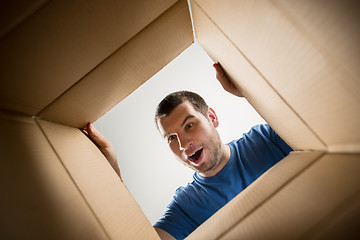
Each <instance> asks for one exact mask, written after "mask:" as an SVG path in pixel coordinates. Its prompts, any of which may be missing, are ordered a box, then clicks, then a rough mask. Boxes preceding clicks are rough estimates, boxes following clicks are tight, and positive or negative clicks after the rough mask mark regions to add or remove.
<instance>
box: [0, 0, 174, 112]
mask: <svg viewBox="0 0 360 240" xmlns="http://www.w3.org/2000/svg"><path fill="white" fill-rule="evenodd" d="M175 2H176V1H175V0H171V1H168V0H152V1H143V0H134V1H111V2H107V3H106V4H104V2H103V1H99V0H97V1H85V0H81V1H51V2H49V3H48V4H46V5H45V6H43V7H42V8H40V9H39V10H38V11H36V12H35V13H34V14H32V15H31V16H30V17H29V18H27V19H26V20H25V21H23V22H22V23H21V24H19V25H18V26H17V27H15V28H14V29H12V31H10V32H8V34H7V35H5V36H3V37H2V38H1V39H0V78H1V81H0V108H3V109H8V110H13V111H18V112H22V113H26V114H29V115H37V113H38V112H39V111H40V110H42V109H43V108H44V107H46V106H47V105H48V104H50V103H51V102H52V101H54V100H55V99H56V98H57V97H58V96H60V95H61V94H62V93H63V92H65V91H66V90H67V89H69V88H70V87H71V86H72V85H73V84H75V83H76V82H77V81H78V80H80V79H81V78H83V77H84V76H85V75H86V74H88V73H89V72H90V71H91V70H92V69H94V68H95V67H96V66H97V65H99V64H100V63H101V62H102V61H104V59H106V58H107V57H109V56H110V55H111V54H112V53H114V51H116V50H117V49H118V48H119V47H121V46H122V45H123V44H124V43H126V42H127V41H129V39H131V38H132V37H133V36H135V35H136V34H137V33H138V32H139V31H141V30H142V29H143V28H144V27H146V26H147V25H148V24H149V23H150V22H152V21H153V20H154V19H156V18H157V17H158V16H159V15H161V14H162V13H163V12H164V11H166V9H168V8H169V7H170V6H171V5H172V4H174V3H175ZM5 6H6V5H5ZM5 9H6V8H5ZM10 20H11V19H9V21H10Z"/></svg>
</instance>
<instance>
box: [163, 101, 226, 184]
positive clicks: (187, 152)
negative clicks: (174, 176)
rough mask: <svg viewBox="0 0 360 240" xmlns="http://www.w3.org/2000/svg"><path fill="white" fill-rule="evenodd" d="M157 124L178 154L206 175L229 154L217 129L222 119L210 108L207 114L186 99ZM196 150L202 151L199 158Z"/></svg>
mask: <svg viewBox="0 0 360 240" xmlns="http://www.w3.org/2000/svg"><path fill="white" fill-rule="evenodd" d="M158 125H159V129H160V131H161V133H162V135H163V137H164V138H165V140H166V141H167V142H168V144H169V147H170V149H171V151H172V152H173V153H174V154H175V156H177V157H178V159H179V160H180V161H182V162H183V163H184V164H185V165H187V166H189V167H190V168H192V169H194V170H195V171H198V172H199V173H200V175H201V176H203V177H212V176H214V175H216V174H217V173H218V172H219V171H220V170H221V169H222V168H223V167H224V166H225V165H226V163H227V162H228V160H229V158H230V149H229V147H228V146H227V145H225V144H223V143H222V142H221V140H220V137H219V135H218V133H217V131H216V127H217V126H219V121H218V118H217V116H216V114H215V111H214V110H213V109H211V108H209V110H208V114H207V116H204V115H203V114H201V113H200V112H198V111H196V110H195V109H194V107H193V106H192V104H191V103H190V102H188V101H186V102H184V103H182V104H180V105H179V106H177V107H176V108H175V109H174V110H173V111H172V112H171V113H170V114H169V115H168V116H166V117H163V118H161V119H160V120H159V121H158ZM197 151H200V152H201V154H200V157H199V159H196V160H195V159H191V158H190V156H192V155H193V154H194V153H196V152H197Z"/></svg>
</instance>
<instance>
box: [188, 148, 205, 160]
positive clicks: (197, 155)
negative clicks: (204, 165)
mask: <svg viewBox="0 0 360 240" xmlns="http://www.w3.org/2000/svg"><path fill="white" fill-rule="evenodd" d="M202 151H203V149H200V150H198V151H196V152H195V153H194V154H193V155H191V156H189V160H190V161H192V162H196V161H198V160H199V158H200V156H201V153H202Z"/></svg>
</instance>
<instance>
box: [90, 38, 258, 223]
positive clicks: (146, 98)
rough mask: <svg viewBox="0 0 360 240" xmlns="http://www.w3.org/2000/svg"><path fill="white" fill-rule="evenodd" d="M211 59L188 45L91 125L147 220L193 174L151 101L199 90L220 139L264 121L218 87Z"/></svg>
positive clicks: (152, 218)
mask: <svg viewBox="0 0 360 240" xmlns="http://www.w3.org/2000/svg"><path fill="white" fill-rule="evenodd" d="M212 64H213V62H212V60H211V59H210V58H209V57H208V56H207V55H206V53H205V52H204V51H203V50H202V49H201V47H200V46H199V45H198V44H197V43H194V44H192V45H191V46H190V47H189V48H188V49H187V50H186V51H184V52H183V53H182V54H181V55H179V56H178V57H177V58H176V59H175V60H174V61H172V62H171V63H169V64H168V65H167V66H166V67H164V68H163V69H162V70H161V71H160V72H159V73H157V74H156V75H155V76H153V77H152V78H151V79H150V80H149V81H147V82H146V83H145V84H143V85H142V86H141V87H140V88H138V89H137V90H136V91H134V92H133V93H132V94H131V95H130V96H129V97H127V98H126V99H124V100H123V101H122V102H121V103H119V104H118V105H117V106H116V107H114V108H113V109H112V110H111V111H109V112H108V113H107V114H105V115H104V116H103V117H102V118H100V119H99V120H97V121H96V122H95V124H94V126H95V127H96V128H97V129H98V130H99V131H101V132H102V133H103V134H104V135H105V137H107V138H108V139H109V140H110V141H111V142H112V144H113V145H114V148H115V151H116V154H117V157H118V162H119V165H120V169H121V173H122V177H123V179H124V182H125V185H126V186H127V187H128V189H129V190H130V192H131V193H132V195H133V196H134V198H135V199H136V201H137V202H138V204H139V205H140V207H141V208H142V210H143V211H144V213H145V215H146V216H147V218H148V219H149V221H150V222H151V223H152V224H153V223H154V222H155V221H156V220H157V219H158V218H159V217H160V216H161V215H162V214H163V212H164V210H165V208H166V206H167V204H168V203H169V202H170V201H171V199H172V195H173V193H174V192H175V190H176V188H178V187H179V186H180V185H186V184H187V183H188V182H189V181H192V174H193V171H192V170H191V169H189V168H187V167H186V166H184V165H183V164H182V163H180V162H179V161H178V160H176V159H175V157H174V156H173V154H172V153H171V152H170V150H169V148H168V146H167V144H166V142H165V141H164V140H163V139H162V137H161V136H160V134H159V133H158V130H157V129H156V126H155V122H154V113H155V109H156V106H157V104H158V103H159V102H160V101H161V100H162V99H163V98H164V97H165V96H166V95H167V94H169V93H171V92H173V91H178V90H190V91H194V92H196V93H198V94H200V95H201V96H202V97H203V98H204V99H205V101H206V102H207V103H208V105H209V106H210V107H212V108H213V109H214V110H215V112H216V114H217V116H218V118H219V122H220V125H219V127H218V132H219V134H220V137H221V139H222V140H223V141H224V142H225V143H227V142H229V141H231V140H234V139H237V138H240V137H241V136H242V134H243V133H245V132H248V131H249V130H250V128H251V127H252V126H253V125H256V124H259V123H264V122H265V121H264V120H263V119H262V118H261V117H260V116H259V115H258V114H257V113H256V111H255V110H254V109H253V108H252V107H251V106H250V105H249V104H248V102H247V101H246V99H242V98H238V97H235V96H232V95H230V94H229V93H227V92H225V91H224V90H223V89H222V87H221V85H220V84H219V83H218V82H217V80H216V78H215V70H214V69H213V67H212Z"/></svg>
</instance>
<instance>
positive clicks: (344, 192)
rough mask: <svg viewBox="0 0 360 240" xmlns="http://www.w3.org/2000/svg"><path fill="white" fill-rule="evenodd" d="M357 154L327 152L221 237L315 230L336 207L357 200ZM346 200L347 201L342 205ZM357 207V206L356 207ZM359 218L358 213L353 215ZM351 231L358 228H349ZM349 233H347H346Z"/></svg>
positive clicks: (298, 233) (295, 234) (295, 235)
mask: <svg viewBox="0 0 360 240" xmlns="http://www.w3.org/2000/svg"><path fill="white" fill-rule="evenodd" d="M359 171H360V155H350V154H349V155H345V154H344V155H340V154H339V155H336V154H334V155H332V154H329V155H326V156H324V157H323V158H322V159H321V160H320V161H318V162H316V163H315V164H314V165H313V166H312V167H311V168H309V169H308V170H307V171H306V172H304V173H303V174H301V175H300V176H299V177H298V178H296V179H294V180H293V181H292V182H291V184H288V185H287V186H286V187H285V188H284V189H283V190H282V191H280V192H278V193H277V194H276V195H274V196H273V198H272V199H270V200H269V201H267V202H266V203H264V204H263V205H262V206H261V207H260V208H258V209H257V211H255V212H254V213H253V214H252V215H251V216H248V217H247V218H246V219H245V220H244V221H242V222H241V223H240V224H239V225H238V226H236V227H234V228H233V229H232V230H231V231H229V232H227V233H226V234H225V235H224V236H223V237H222V239H234V237H235V236H236V238H243V239H250V238H251V239H264V238H267V239H296V238H299V237H301V236H302V235H305V234H307V232H308V231H312V232H316V230H317V229H316V228H317V227H318V225H317V224H319V223H322V224H326V223H327V222H328V221H329V220H332V219H329V216H332V215H331V213H332V212H333V211H336V210H337V209H338V208H341V207H345V208H346V207H347V205H348V204H349V202H348V201H349V200H352V201H350V203H351V204H350V206H351V207H352V205H353V204H354V202H353V201H355V202H357V201H358V200H359V198H358V197H357V198H354V196H357V195H358V194H359V191H360V184H359V177H358V173H359ZM344 204H346V205H344ZM357 211H358V210H357ZM352 217H354V218H353V219H350V221H352V222H359V216H352ZM352 230H353V231H355V232H354V234H358V233H359V228H358V227H357V228H355V229H352ZM349 234H351V233H347V235H348V236H349Z"/></svg>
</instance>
